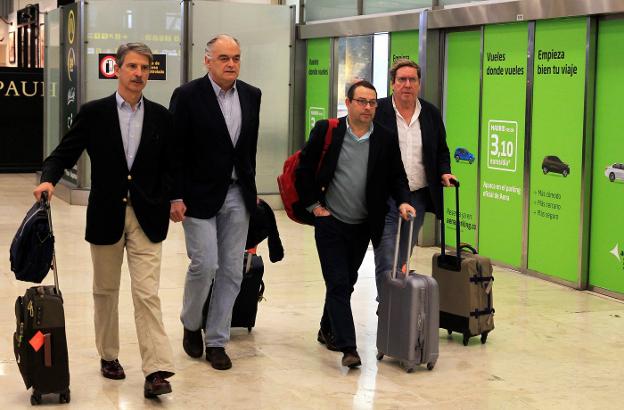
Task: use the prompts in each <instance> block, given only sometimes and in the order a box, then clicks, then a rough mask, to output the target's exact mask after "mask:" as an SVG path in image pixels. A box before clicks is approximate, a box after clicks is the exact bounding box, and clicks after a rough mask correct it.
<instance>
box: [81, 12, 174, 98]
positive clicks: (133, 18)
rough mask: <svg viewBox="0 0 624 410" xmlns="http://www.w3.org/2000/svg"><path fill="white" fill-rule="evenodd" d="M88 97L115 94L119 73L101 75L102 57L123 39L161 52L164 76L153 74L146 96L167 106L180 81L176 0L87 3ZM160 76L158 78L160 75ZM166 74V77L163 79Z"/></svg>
mask: <svg viewBox="0 0 624 410" xmlns="http://www.w3.org/2000/svg"><path fill="white" fill-rule="evenodd" d="M85 14H86V37H87V41H88V43H87V46H86V49H85V69H84V73H85V74H84V75H85V77H86V85H87V87H86V95H85V97H86V101H90V100H93V99H97V98H102V97H105V96H107V95H110V94H112V93H113V92H114V91H115V89H116V88H117V81H116V77H115V76H114V75H113V76H110V78H107V77H108V76H106V75H102V73H101V72H100V71H101V67H100V62H101V61H100V59H101V58H100V57H102V55H103V54H108V53H113V54H114V53H115V52H116V51H117V47H119V45H120V44H122V43H129V42H141V43H145V44H147V45H148V46H149V47H150V48H151V49H152V52H153V53H154V54H156V55H160V57H159V58H160V59H161V60H162V61H161V65H160V67H163V65H164V67H163V69H162V70H161V71H163V75H162V76H158V77H157V76H155V75H152V76H151V79H150V81H149V83H148V85H147V87H146V88H145V92H144V93H145V96H146V97H147V98H149V99H150V100H153V101H156V102H158V103H160V104H162V105H164V106H165V107H167V106H169V99H170V97H171V94H172V92H173V90H174V89H175V88H176V87H177V86H179V85H180V62H181V59H180V41H181V33H182V31H181V30H182V9H181V7H180V2H179V1H177V0H135V1H128V0H125V1H120V0H91V1H89V2H88V3H86V6H85ZM157 78H159V79H157ZM160 78H163V79H160Z"/></svg>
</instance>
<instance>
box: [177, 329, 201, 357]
mask: <svg viewBox="0 0 624 410" xmlns="http://www.w3.org/2000/svg"><path fill="white" fill-rule="evenodd" d="M182 347H183V348H184V351H185V352H186V354H187V355H189V356H191V357H194V358H198V357H202V354H203V353H204V341H203V339H202V332H201V329H198V330H188V329H187V328H184V338H183V339H182Z"/></svg>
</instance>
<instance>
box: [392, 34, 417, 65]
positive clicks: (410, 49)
mask: <svg viewBox="0 0 624 410" xmlns="http://www.w3.org/2000/svg"><path fill="white" fill-rule="evenodd" d="M389 54H390V55H389V57H390V66H392V63H393V62H394V60H397V59H399V58H407V59H409V60H412V61H414V62H416V63H417V62H418V30H412V31H397V32H395V33H390V53H389Z"/></svg>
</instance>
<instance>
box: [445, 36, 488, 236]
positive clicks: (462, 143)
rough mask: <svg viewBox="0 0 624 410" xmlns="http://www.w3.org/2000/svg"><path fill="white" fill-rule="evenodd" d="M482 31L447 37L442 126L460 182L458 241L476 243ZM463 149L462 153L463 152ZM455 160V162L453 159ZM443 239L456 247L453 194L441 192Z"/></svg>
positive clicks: (449, 190)
mask: <svg viewBox="0 0 624 410" xmlns="http://www.w3.org/2000/svg"><path fill="white" fill-rule="evenodd" d="M480 53H481V31H462V32H455V33H449V34H448V35H447V36H446V73H445V74H446V82H445V95H444V123H445V124H446V141H447V143H448V146H449V150H450V152H451V168H452V172H453V174H454V175H455V176H456V177H457V178H458V179H459V181H460V182H461V189H460V196H459V199H460V208H461V209H460V211H461V212H460V224H461V229H460V233H461V240H462V241H463V242H468V243H470V244H472V245H476V243H477V235H476V228H477V193H478V192H479V182H478V180H477V177H478V172H477V171H478V168H477V167H478V160H479V158H478V155H477V154H478V152H479V93H480V89H479V85H480V84H479V79H480V75H481V58H480ZM464 150H465V151H464ZM456 159H457V160H456ZM444 204H445V207H444V208H445V209H444V220H445V223H446V240H447V243H448V244H450V245H453V246H454V245H455V242H454V240H455V239H454V238H455V193H454V192H453V190H451V189H445V190H444Z"/></svg>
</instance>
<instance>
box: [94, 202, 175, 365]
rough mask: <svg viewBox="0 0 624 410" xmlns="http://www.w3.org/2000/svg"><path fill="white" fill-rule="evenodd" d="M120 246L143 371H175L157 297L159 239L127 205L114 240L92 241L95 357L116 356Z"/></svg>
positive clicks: (106, 358) (160, 248)
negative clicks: (118, 236) (146, 230)
mask: <svg viewBox="0 0 624 410" xmlns="http://www.w3.org/2000/svg"><path fill="white" fill-rule="evenodd" d="M124 247H125V248H126V250H127V253H128V256H127V261H128V269H129V271H130V279H131V288H132V300H133V302H134V322H135V325H136V332H137V337H138V339H139V349H140V351H141V358H142V359H143V366H142V369H143V373H144V374H145V375H146V376H147V375H149V374H151V373H154V372H156V371H166V372H171V373H173V372H174V366H173V353H172V351H171V345H170V344H169V339H168V338H167V334H166V333H165V328H164V326H163V322H162V313H161V308H160V298H159V297H158V287H159V283H160V260H161V254H162V243H153V242H151V241H150V240H149V239H148V238H147V236H145V233H144V232H143V230H142V229H141V227H140V225H139V222H138V221H137V218H136V215H135V214H134V210H133V209H132V207H131V206H127V207H126V221H125V228H124V234H123V235H122V237H121V239H120V240H119V242H117V243H115V244H113V245H93V244H92V245H91V260H92V261H93V302H94V310H95V344H96V346H97V349H98V352H99V354H100V357H101V358H102V359H104V360H115V359H117V358H118V356H119V309H118V305H119V283H120V279H121V264H122V262H123V254H124Z"/></svg>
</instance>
